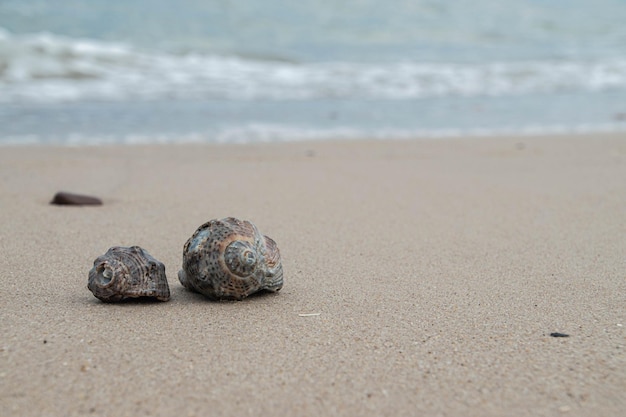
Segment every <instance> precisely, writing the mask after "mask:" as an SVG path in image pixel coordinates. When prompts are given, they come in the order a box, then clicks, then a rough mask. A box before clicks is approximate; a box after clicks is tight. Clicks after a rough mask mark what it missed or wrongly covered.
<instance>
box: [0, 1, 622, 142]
mask: <svg viewBox="0 0 626 417" xmlns="http://www.w3.org/2000/svg"><path fill="white" fill-rule="evenodd" d="M625 22H626V1H624V0H594V1H593V2H592V1H589V0H586V1H583V0H567V1H566V0H515V1H514V0H473V1H469V0H429V1H427V0H387V1H385V2H381V1H377V0H344V1H342V2H337V1H334V0H333V1H330V0H300V1H297V2H294V1H287V0H265V1H252V0H249V1H239V2H235V1H229V0H178V1H177V2H171V1H164V0H126V1H124V2H118V1H112V0H56V1H53V0H0V144H40V143H54V144H72V145H88V144H101V143H181V142H226V143H245V142H258V141H282V140H302V139H306V140H311V139H333V138H342V139H359V138H380V139H386V138H405V137H407V138H408V137H415V136H420V137H445V136H458V135H473V134H480V135H489V134H502V133H510V134H543V133H569V132H605V131H623V130H626V23H625Z"/></svg>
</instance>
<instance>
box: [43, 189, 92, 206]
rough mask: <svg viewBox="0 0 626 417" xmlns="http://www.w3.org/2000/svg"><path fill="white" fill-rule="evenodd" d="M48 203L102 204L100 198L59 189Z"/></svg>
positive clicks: (64, 204)
mask: <svg viewBox="0 0 626 417" xmlns="http://www.w3.org/2000/svg"><path fill="white" fill-rule="evenodd" d="M50 204H58V205H62V206H99V205H102V200H100V199H99V198H97V197H92V196H88V195H81V194H72V193H67V192H64V191H59V192H58V193H56V194H55V195H54V198H53V199H52V201H51V202H50Z"/></svg>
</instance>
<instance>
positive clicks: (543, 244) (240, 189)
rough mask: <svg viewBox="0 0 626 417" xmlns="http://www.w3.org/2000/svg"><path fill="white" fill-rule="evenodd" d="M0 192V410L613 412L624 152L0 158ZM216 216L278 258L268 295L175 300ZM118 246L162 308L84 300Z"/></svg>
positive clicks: (452, 145)
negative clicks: (154, 277) (92, 202)
mask: <svg viewBox="0 0 626 417" xmlns="http://www.w3.org/2000/svg"><path fill="white" fill-rule="evenodd" d="M0 186H1V189H0V191H1V192H0V207H1V209H0V210H1V213H2V224H1V226H0V250H1V257H0V280H1V282H0V284H1V288H2V290H1V291H0V297H1V299H0V302H1V305H2V310H1V312H2V316H1V327H0V330H1V341H0V414H1V415H2V416H74V415H102V416H143V415H158V416H178V417H183V416H213V415H215V416H222V415H224V416H226V415H228V416H247V415H250V416H415V415H446V416H487V415H498V416H502V415H512V416H544V415H546V416H549V415H567V416H591V415H595V416H618V415H624V414H623V413H624V410H625V409H626V394H625V392H626V353H625V349H626V136H625V135H604V136H595V137H594V136H572V137H533V138H523V137H522V138H488V139H458V140H456V139H455V140H415V141H401V142H382V141H379V142H367V141H364V142H343V143H342V142H339V143H297V144H268V145H246V146H151V147H101V148H89V147H86V148H46V147H17V148H11V147H3V148H2V149H0ZM59 190H67V191H72V192H78V193H86V194H93V195H97V196H100V197H102V198H103V200H104V205H103V206H100V207H82V208H76V207H57V206H51V205H49V204H48V202H49V200H50V199H51V198H52V196H53V194H54V193H55V192H56V191H59ZM225 216H236V217H240V218H244V219H249V220H252V221H254V222H255V223H256V224H257V225H258V226H259V228H260V229H261V231H262V232H264V233H265V234H267V235H269V236H271V237H272V238H274V239H275V240H276V241H277V242H278V245H279V247H280V249H281V252H282V255H283V262H284V268H285V287H284V288H283V290H282V291H281V292H280V293H278V294H268V295H263V296H257V297H251V298H249V299H246V300H244V301H242V302H212V301H208V300H207V299H205V298H204V297H202V296H200V295H197V294H194V293H191V292H189V291H187V290H185V289H184V288H183V287H182V286H181V285H180V283H179V282H178V279H177V276H176V273H177V271H178V269H179V268H180V265H181V259H182V247H183V244H184V243H185V241H186V240H187V238H188V237H189V236H190V235H191V234H192V233H193V231H194V230H195V229H196V227H197V226H199V225H200V224H202V223H203V222H205V221H207V220H209V219H212V218H219V217H225ZM114 245H140V246H142V247H144V248H146V249H147V250H148V251H149V252H150V253H151V254H152V255H153V256H155V257H156V258H157V259H160V260H161V261H162V262H164V263H165V265H166V270H167V274H168V278H169V283H170V288H171V291H172V299H171V301H170V302H167V303H160V302H151V303H150V302H148V303H146V302H142V303H136V302H134V303H133V302H131V303H124V304H119V305H107V304H104V303H102V302H100V301H99V300H97V299H96V298H94V297H93V296H92V294H91V293H90V292H89V291H88V290H87V288H86V284H87V272H88V271H89V269H90V268H91V266H92V262H93V260H94V259H95V258H96V257H97V256H99V255H101V254H103V253H104V252H105V251H106V250H107V249H108V248H109V247H110V246H114ZM310 313H314V314H315V315H306V314H310ZM551 332H563V333H567V334H569V335H570V337H568V338H554V337H550V333H551Z"/></svg>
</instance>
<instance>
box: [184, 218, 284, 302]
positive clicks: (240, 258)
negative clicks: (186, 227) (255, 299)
mask: <svg viewBox="0 0 626 417" xmlns="http://www.w3.org/2000/svg"><path fill="white" fill-rule="evenodd" d="M178 279H179V280H180V282H181V284H183V286H185V287H186V288H188V289H190V290H193V291H196V292H199V293H201V294H204V295H207V296H209V297H211V298H218V299H219V298H230V299H233V298H234V299H236V300H241V299H243V298H245V297H247V296H248V295H250V294H252V293H255V292H257V291H261V290H268V291H278V290H280V289H281V288H282V286H283V266H282V264H281V262H280V252H279V251H278V247H277V246H276V242H274V241H273V240H272V239H270V238H269V237H267V236H264V235H262V234H261V233H260V232H259V229H257V227H256V226H255V225H254V224H252V223H250V222H249V221H245V220H238V219H235V218H233V217H228V218H225V219H221V220H211V221H209V222H207V223H205V224H203V225H202V226H200V227H199V228H198V229H197V230H196V231H195V233H194V234H193V235H192V236H191V237H190V238H189V240H187V243H185V247H184V249H183V269H181V270H180V271H179V272H178Z"/></svg>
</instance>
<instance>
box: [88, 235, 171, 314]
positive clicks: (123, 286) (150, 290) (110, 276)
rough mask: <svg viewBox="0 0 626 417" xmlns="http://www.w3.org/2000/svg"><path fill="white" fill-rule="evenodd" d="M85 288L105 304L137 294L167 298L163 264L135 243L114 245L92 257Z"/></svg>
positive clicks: (134, 296)
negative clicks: (92, 260) (91, 265)
mask: <svg viewBox="0 0 626 417" xmlns="http://www.w3.org/2000/svg"><path fill="white" fill-rule="evenodd" d="M87 288H89V290H91V292H92V293H93V295H95V296H96V297H97V298H99V299H100V300H102V301H105V302H108V303H110V302H115V301H121V300H124V299H126V298H139V297H152V298H156V299H157V300H160V301H167V300H169V299H170V288H169V286H168V285H167V278H166V277H165V265H163V264H162V263H161V262H159V261H157V260H156V259H154V258H153V257H152V256H151V255H150V254H149V253H148V252H147V251H146V250H144V249H142V248H140V247H139V246H131V247H129V248H127V247H123V246H114V247H112V248H110V249H109V250H108V251H107V253H105V254H104V255H102V256H100V257H98V258H96V260H95V261H94V262H93V268H92V269H91V271H89V283H88V284H87Z"/></svg>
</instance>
